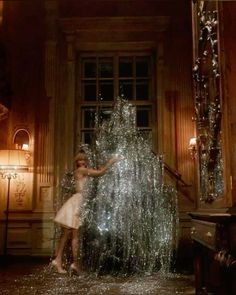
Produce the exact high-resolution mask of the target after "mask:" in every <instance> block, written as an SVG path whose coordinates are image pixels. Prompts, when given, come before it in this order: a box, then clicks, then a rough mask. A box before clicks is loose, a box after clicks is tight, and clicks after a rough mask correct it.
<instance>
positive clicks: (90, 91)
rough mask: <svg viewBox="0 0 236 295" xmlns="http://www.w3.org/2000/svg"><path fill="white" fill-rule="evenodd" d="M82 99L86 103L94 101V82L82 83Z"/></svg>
mask: <svg viewBox="0 0 236 295" xmlns="http://www.w3.org/2000/svg"><path fill="white" fill-rule="evenodd" d="M82 89H83V92H82V97H83V99H84V100H86V101H95V100H96V82H95V81H92V82H91V81H84V82H82Z"/></svg>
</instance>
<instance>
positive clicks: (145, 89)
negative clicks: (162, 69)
mask: <svg viewBox="0 0 236 295" xmlns="http://www.w3.org/2000/svg"><path fill="white" fill-rule="evenodd" d="M149 98H150V97H149V80H137V82H136V99H137V100H147V99H149Z"/></svg>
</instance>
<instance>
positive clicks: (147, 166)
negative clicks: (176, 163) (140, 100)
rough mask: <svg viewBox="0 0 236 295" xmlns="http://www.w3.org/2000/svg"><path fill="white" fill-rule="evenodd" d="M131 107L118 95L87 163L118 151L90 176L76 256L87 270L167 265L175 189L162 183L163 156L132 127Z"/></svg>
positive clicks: (147, 270) (147, 268)
mask: <svg viewBox="0 0 236 295" xmlns="http://www.w3.org/2000/svg"><path fill="white" fill-rule="evenodd" d="M135 116H136V109H135V107H133V106H132V105H131V104H130V103H128V102H127V101H126V100H124V99H121V98H118V99H117V101H116V104H115V106H114V109H113V112H112V115H111V117H110V119H109V120H106V121H104V122H102V123H101V124H98V126H97V131H96V141H95V145H94V146H93V147H91V151H90V153H89V162H90V164H94V165H95V164H96V165H97V166H99V165H102V163H105V162H106V161H107V159H108V158H109V157H110V156H111V155H112V154H118V155H120V156H121V160H119V161H118V162H116V163H115V164H113V166H111V168H110V169H109V171H108V172H107V173H106V174H104V175H103V176H100V177H96V178H95V177H89V182H88V185H87V188H86V191H85V200H86V201H85V203H84V208H83V210H82V214H81V218H82V220H83V226H82V227H81V229H80V260H81V263H82V264H83V267H84V268H85V269H87V271H93V272H98V273H124V274H127V273H151V272H154V271H161V272H162V273H167V272H169V271H170V268H171V263H172V258H173V253H174V251H175V250H176V245H177V232H178V230H177V229H178V208H177V195H176V192H175V190H174V189H173V188H172V187H170V186H167V185H165V184H164V183H163V157H162V155H155V154H154V153H153V151H152V148H151V145H150V143H149V141H148V140H146V139H144V137H143V136H142V135H141V134H140V132H139V131H138V130H137V128H136V117H135Z"/></svg>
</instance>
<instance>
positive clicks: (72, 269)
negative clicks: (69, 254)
mask: <svg viewBox="0 0 236 295" xmlns="http://www.w3.org/2000/svg"><path fill="white" fill-rule="evenodd" d="M69 271H70V276H72V275H77V276H78V275H79V268H78V266H77V265H76V264H75V263H72V264H71V265H70V268H69Z"/></svg>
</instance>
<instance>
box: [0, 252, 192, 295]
mask: <svg viewBox="0 0 236 295" xmlns="http://www.w3.org/2000/svg"><path fill="white" fill-rule="evenodd" d="M0 294H1V295H72V294H79V295H146V294H148V295H175V294H178V295H179V294H181V295H193V294H195V291H194V276H193V275H191V274H181V273H172V274H169V275H168V276H167V277H163V276H162V275H161V274H158V273H157V274H152V275H146V276H142V277H141V276H128V277H127V276H126V277H122V276H108V275H106V276H96V275H95V274H83V275H82V276H75V275H74V276H69V275H68V274H64V275H60V274H57V273H55V272H54V270H52V269H50V267H49V264H48V260H46V259H45V258H44V259H42V258H41V259H39V258H35V259H33V258H24V259H22V258H21V259H19V258H18V259H16V258H14V259H10V260H8V262H7V263H5V264H2V265H1V266H0Z"/></svg>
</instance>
